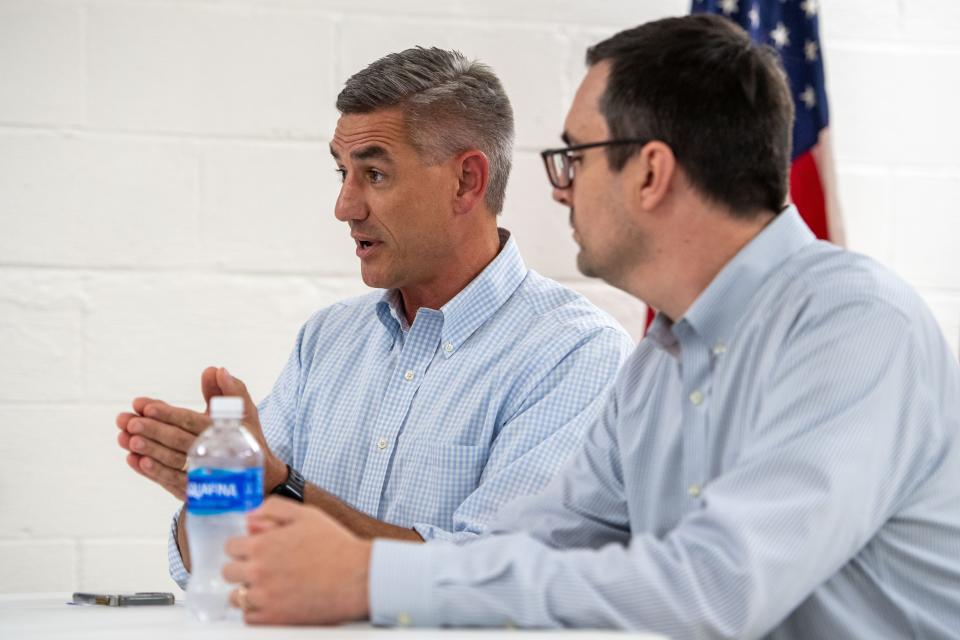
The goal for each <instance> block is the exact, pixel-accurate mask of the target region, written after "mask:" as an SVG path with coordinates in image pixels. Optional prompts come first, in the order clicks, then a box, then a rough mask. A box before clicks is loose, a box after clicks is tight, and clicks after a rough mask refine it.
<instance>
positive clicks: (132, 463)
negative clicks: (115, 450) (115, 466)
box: [127, 453, 149, 479]
mask: <svg viewBox="0 0 960 640" xmlns="http://www.w3.org/2000/svg"><path fill="white" fill-rule="evenodd" d="M142 457H143V456H139V455H137V454H135V453H130V454H127V466H128V467H130V468H131V469H133V470H134V471H136V472H137V473H139V474H140V475H141V476H143V477H144V478H148V479H149V476H148V475H147V474H145V473H144V472H143V469H141V468H140V458H142Z"/></svg>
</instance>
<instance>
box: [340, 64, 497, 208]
mask: <svg viewBox="0 0 960 640" xmlns="http://www.w3.org/2000/svg"><path fill="white" fill-rule="evenodd" d="M389 107H400V108H401V109H402V110H403V113H404V119H405V121H406V124H407V129H408V132H409V136H410V143H411V144H412V145H413V146H414V148H416V149H417V151H418V152H419V153H420V154H421V156H423V157H424V158H425V160H426V161H427V162H428V163H439V162H443V161H444V160H446V159H448V158H450V157H451V156H453V155H455V154H457V153H461V152H463V151H466V150H468V149H479V150H480V151H482V152H483V153H484V154H486V156H487V159H488V160H489V162H490V184H489V186H488V187H487V193H486V194H485V200H486V203H487V206H488V207H489V208H490V210H491V211H492V212H493V213H500V211H501V210H502V209H503V198H504V193H505V192H506V189H507V178H508V177H509V175H510V163H511V156H512V153H513V108H512V107H511V106H510V100H509V98H507V94H506V93H505V92H504V90H503V85H501V84H500V80H499V79H498V78H497V76H496V75H495V74H494V73H493V70H492V69H491V68H490V67H489V66H487V65H485V64H483V63H482V62H478V61H476V60H467V58H466V57H464V55H463V54H462V53H460V52H459V51H445V50H443V49H438V48H436V47H432V48H429V49H426V48H423V47H414V48H412V49H407V50H406V51H401V52H400V53H391V54H389V55H387V56H384V57H383V58H380V59H379V60H377V61H376V62H373V63H371V64H370V65H369V66H368V67H367V68H366V69H363V70H362V71H359V72H357V73H355V74H353V75H352V76H351V77H350V79H349V80H347V83H346V85H345V86H344V88H343V91H341V92H340V95H338V96H337V109H338V110H339V111H340V113H342V114H344V115H346V114H351V113H369V112H371V111H375V110H377V109H383V108H389Z"/></svg>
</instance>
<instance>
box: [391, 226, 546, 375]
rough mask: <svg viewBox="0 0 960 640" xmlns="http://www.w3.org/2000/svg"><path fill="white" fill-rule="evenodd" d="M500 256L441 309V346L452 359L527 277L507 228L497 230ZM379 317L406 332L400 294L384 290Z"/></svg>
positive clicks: (393, 328)
mask: <svg viewBox="0 0 960 640" xmlns="http://www.w3.org/2000/svg"><path fill="white" fill-rule="evenodd" d="M497 233H498V234H499V236H500V247H501V248H500V253H498V254H497V257H496V258H494V259H493V261H492V262H491V263H490V264H488V265H487V266H486V267H485V268H484V270H483V271H481V272H480V274H479V275H478V276H477V277H476V278H474V279H473V280H472V281H471V282H470V284H468V285H467V286H466V287H464V288H463V289H462V290H461V291H460V293H458V294H457V295H456V296H454V297H453V298H452V299H451V300H450V301H449V302H447V303H446V304H445V305H443V307H441V308H440V313H441V314H442V315H443V332H442V334H441V345H442V347H441V348H442V352H443V354H444V356H446V357H449V356H451V355H452V354H453V353H454V352H455V351H456V350H457V349H459V348H460V345H462V344H463V343H464V342H466V340H467V338H469V337H470V336H471V335H473V333H474V331H476V330H477V329H478V328H479V327H481V326H482V325H483V324H484V323H485V322H486V321H487V320H489V319H490V317H491V316H493V314H494V313H496V312H497V310H499V309H500V307H502V306H503V304H504V303H505V302H506V301H507V300H508V299H509V298H510V296H512V295H513V293H514V291H516V290H517V287H519V286H520V283H521V282H523V280H524V278H526V277H527V265H526V264H524V262H523V258H522V257H521V256H520V249H519V248H518V247H517V243H516V241H515V240H514V239H513V238H512V237H511V235H510V232H509V231H507V230H506V229H497ZM377 316H378V317H379V318H380V321H381V322H382V323H383V325H384V326H385V327H387V329H388V330H390V331H391V332H393V333H397V332H403V331H406V330H407V329H408V328H409V327H408V325H407V320H406V317H405V316H404V314H403V309H402V308H401V305H400V292H399V291H398V290H396V289H388V290H387V291H384V293H383V296H382V297H381V298H380V301H379V302H378V303H377Z"/></svg>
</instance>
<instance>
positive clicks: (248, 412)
mask: <svg viewBox="0 0 960 640" xmlns="http://www.w3.org/2000/svg"><path fill="white" fill-rule="evenodd" d="M216 381H217V386H219V387H220V391H222V392H223V395H225V396H239V397H241V398H243V413H244V415H245V416H246V419H247V420H249V421H251V422H255V423H256V424H257V425H259V424H260V417H259V415H258V414H257V405H256V404H255V403H254V402H253V399H252V398H251V397H250V392H249V391H247V385H245V384H244V383H243V381H242V380H240V379H239V378H234V377H233V376H232V375H230V372H229V371H227V370H226V369H225V368H223V367H220V368H219V369H217V378H216Z"/></svg>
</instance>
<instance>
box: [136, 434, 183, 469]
mask: <svg viewBox="0 0 960 640" xmlns="http://www.w3.org/2000/svg"><path fill="white" fill-rule="evenodd" d="M130 451H132V452H134V453H138V454H140V455H142V456H148V457H150V458H153V459H154V460H156V461H157V462H159V463H161V464H162V465H164V466H167V467H170V468H171V469H176V470H182V469H183V467H184V464H186V462H187V454H186V453H185V452H183V451H175V450H173V449H171V448H169V447H166V446H164V445H162V444H160V443H159V442H157V441H156V440H151V439H150V438H145V437H143V436H131V437H130Z"/></svg>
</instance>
